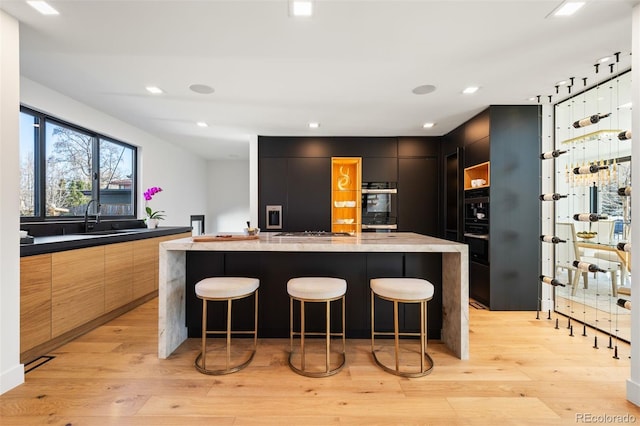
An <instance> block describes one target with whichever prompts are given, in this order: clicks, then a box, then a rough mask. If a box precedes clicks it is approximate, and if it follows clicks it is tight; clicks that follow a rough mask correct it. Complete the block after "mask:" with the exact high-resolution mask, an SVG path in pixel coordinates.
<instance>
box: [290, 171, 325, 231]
mask: <svg viewBox="0 0 640 426" xmlns="http://www.w3.org/2000/svg"><path fill="white" fill-rule="evenodd" d="M282 222H283V229H284V230H286V231H327V232H328V231H331V159H329V158H289V159H287V208H286V210H285V212H284V213H283V220H282Z"/></svg>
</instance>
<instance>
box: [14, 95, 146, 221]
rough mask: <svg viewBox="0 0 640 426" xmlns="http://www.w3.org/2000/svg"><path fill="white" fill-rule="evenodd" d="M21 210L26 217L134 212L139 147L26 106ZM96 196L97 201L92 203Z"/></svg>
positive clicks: (120, 215) (22, 131)
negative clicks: (137, 148) (137, 149)
mask: <svg viewBox="0 0 640 426" xmlns="http://www.w3.org/2000/svg"><path fill="white" fill-rule="evenodd" d="M20 163H21V164H20V173H21V188H20V214H21V216H22V219H23V220H24V221H30V220H46V219H52V218H56V219H61V218H70V219H73V218H78V217H82V216H84V214H85V211H87V207H90V209H89V210H88V213H89V214H91V215H95V214H97V213H98V208H97V206H98V205H99V206H100V214H101V215H102V216H103V217H105V218H133V217H135V216H136V212H135V191H134V188H135V187H136V185H135V180H136V174H135V172H136V170H135V164H136V149H135V148H134V147H132V146H130V145H128V144H125V143H122V142H119V141H117V140H114V139H112V138H108V137H105V136H103V135H100V134H97V133H95V132H91V131H88V130H86V129H82V128H79V127H77V126H74V125H72V124H69V123H65V122H62V121H60V120H56V119H54V118H52V117H50V116H47V115H45V114H42V113H39V112H36V111H33V110H30V109H28V108H24V107H23V108H22V109H21V112H20ZM91 200H95V202H94V203H91V204H89V203H90V201H91Z"/></svg>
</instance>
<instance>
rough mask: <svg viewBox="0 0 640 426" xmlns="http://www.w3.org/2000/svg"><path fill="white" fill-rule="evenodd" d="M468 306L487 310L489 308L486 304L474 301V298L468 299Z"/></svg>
mask: <svg viewBox="0 0 640 426" xmlns="http://www.w3.org/2000/svg"><path fill="white" fill-rule="evenodd" d="M469 306H471V307H472V308H475V309H483V310H488V309H489V308H487V307H486V306H484V305H483V304H482V303H480V302H476V301H475V300H469Z"/></svg>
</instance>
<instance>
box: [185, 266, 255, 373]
mask: <svg viewBox="0 0 640 426" xmlns="http://www.w3.org/2000/svg"><path fill="white" fill-rule="evenodd" d="M258 287H260V280H259V279H257V278H244V277H213V278H205V279H203V280H201V281H199V282H198V283H197V284H196V296H197V297H198V298H200V299H202V350H201V352H200V353H199V354H198V356H197V357H196V360H195V366H196V369H197V370H198V371H199V372H201V373H204V374H212V375H221V374H229V373H235V372H236V371H239V370H242V369H243V368H245V367H246V366H247V365H249V363H250V362H251V360H252V359H253V356H254V355H255V353H256V347H257V343H258ZM252 294H253V295H255V296H254V298H255V308H254V327H253V330H249V331H232V330H231V302H232V301H233V300H238V299H243V298H245V297H249V296H251V295H252ZM208 302H227V329H226V330H224V331H222V330H207V303H208ZM231 333H233V334H253V349H252V351H251V354H250V355H249V358H248V359H247V360H246V361H244V362H243V363H241V364H237V365H233V366H232V365H230V364H231ZM212 334H226V336H227V343H226V349H227V356H226V363H225V368H224V369H217V370H213V369H208V368H207V335H212Z"/></svg>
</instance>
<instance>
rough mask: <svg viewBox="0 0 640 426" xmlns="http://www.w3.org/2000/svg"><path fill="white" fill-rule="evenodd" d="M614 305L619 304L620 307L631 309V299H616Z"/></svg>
mask: <svg viewBox="0 0 640 426" xmlns="http://www.w3.org/2000/svg"><path fill="white" fill-rule="evenodd" d="M616 305H618V306H620V307H621V308H625V309H629V310H631V300H625V299H618V301H617V302H616Z"/></svg>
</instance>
